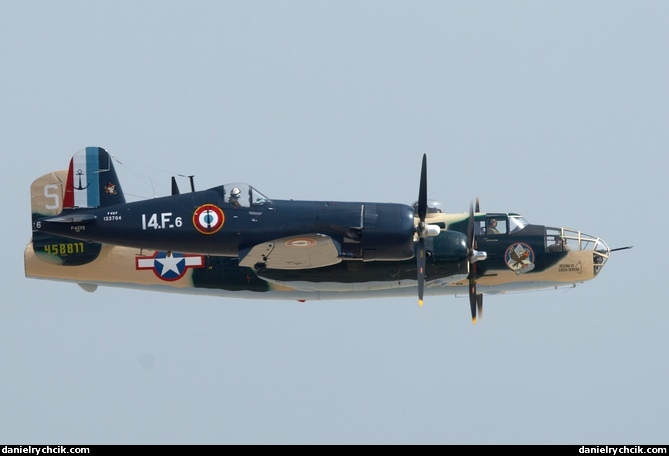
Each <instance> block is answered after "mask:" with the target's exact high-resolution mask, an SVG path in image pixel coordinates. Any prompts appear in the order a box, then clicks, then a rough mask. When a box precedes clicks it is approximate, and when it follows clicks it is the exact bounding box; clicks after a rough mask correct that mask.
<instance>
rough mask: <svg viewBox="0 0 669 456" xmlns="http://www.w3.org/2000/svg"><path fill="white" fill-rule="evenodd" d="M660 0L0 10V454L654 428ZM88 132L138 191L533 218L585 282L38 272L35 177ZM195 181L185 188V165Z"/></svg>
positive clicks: (661, 405) (661, 417) (667, 404)
mask: <svg viewBox="0 0 669 456" xmlns="http://www.w3.org/2000/svg"><path fill="white" fill-rule="evenodd" d="M668 24H669V3H667V2H662V1H640V2H620V1H589V2H582V1H560V2H545V1H506V2H500V1H479V2H465V1H459V2H453V1H434V2H433V1H418V2H408V1H407V2H398V1H337V2H335V1H283V2H269V1H267V2H253V1H249V2H228V1H189V2H175V1H162V0H161V1H114V2H106V1H93V2H91V1H67V0H65V1H60V2H47V1H37V2H22V1H5V2H3V4H2V14H0V61H1V62H2V65H1V68H2V69H1V70H0V123H1V125H2V127H0V148H1V150H2V154H3V155H2V156H3V157H4V158H3V163H4V166H2V180H1V182H0V189H1V190H0V197H1V198H2V207H3V209H4V213H5V217H4V219H5V220H4V223H3V225H4V228H3V232H4V233H5V234H4V238H5V239H6V240H7V244H6V245H5V247H6V249H7V251H6V253H7V255H5V261H3V262H2V264H1V266H0V267H1V268H2V275H1V277H2V279H1V280H2V282H1V285H2V288H1V289H2V295H3V298H2V304H0V423H1V425H0V443H3V444H6V443H15V444H48V443H54V444H55V443H71V444H107V443H112V444H114V443H128V444H134V443H141V444H148V443H160V444H182V443H183V444H186V443H210V444H217V443H402V444H404V443H445V444H667V437H668V432H667V410H668V409H669V393H668V392H667V378H668V377H669V364H668V363H667V349H668V348H669V332H668V331H667V326H668V323H669V307H668V306H667V298H666V287H665V285H666V282H667V277H666V266H665V265H666V258H667V247H666V242H665V241H664V234H663V232H664V229H665V227H666V226H667V225H669V220H668V215H667V211H666V210H664V208H665V207H666V197H667V194H668V193H669V179H667V169H669V166H668V165H669V159H668V158H667V155H668V154H667V152H668V151H669V123H668V120H669V84H668V83H669V79H668V77H669V58H667V57H668V54H667V53H668V52H669V28H668V27H667V25H668ZM93 145H96V146H101V147H104V148H106V149H107V150H108V151H110V152H111V153H112V154H113V155H114V156H116V158H117V159H118V160H120V161H121V162H122V163H123V164H124V166H117V171H118V173H119V176H120V178H121V180H122V184H123V188H124V190H125V192H126V194H127V195H128V196H129V197H130V198H135V199H137V198H140V197H141V198H144V197H148V198H150V197H152V196H154V194H155V195H158V196H162V195H165V194H168V193H169V178H170V176H171V175H172V174H176V173H181V174H185V175H188V174H194V175H195V184H196V187H197V188H198V189H204V188H207V187H211V186H214V185H217V184H221V183H225V182H232V181H242V182H248V183H250V184H252V185H254V186H255V187H257V188H258V189H259V190H260V191H261V192H263V193H265V194H266V195H267V196H269V197H273V198H296V199H331V200H356V201H359V200H370V201H393V202H405V203H411V202H413V201H414V200H415V199H416V198H417V193H418V181H419V174H420V161H421V157H422V154H423V153H427V155H428V184H429V197H430V198H433V199H438V200H440V201H442V202H443V204H444V206H445V208H446V209H447V210H448V211H452V212H465V211H467V210H468V208H469V204H470V202H471V201H472V200H473V199H475V198H476V197H477V196H478V197H480V199H481V205H482V209H483V210H487V211H510V212H519V213H521V214H523V215H524V216H525V217H526V218H527V219H528V220H529V221H531V222H533V223H540V224H548V225H553V226H567V227H571V228H574V229H580V230H583V231H584V232H586V233H588V234H592V235H596V236H601V237H602V238H603V239H604V240H605V241H606V242H607V243H608V244H609V245H610V246H611V247H612V248H615V247H622V246H626V245H634V249H632V250H627V251H623V252H618V253H614V254H613V257H612V258H611V260H610V261H609V262H608V264H607V265H606V267H605V268H604V270H603V272H602V273H601V274H600V276H599V277H598V278H597V279H596V280H594V281H592V282H589V283H586V284H584V285H582V286H579V287H576V288H575V289H572V290H569V291H567V292H564V291H549V292H539V293H525V294H514V295H501V296H489V297H486V299H485V312H484V317H483V320H482V321H481V322H480V323H479V324H477V325H472V324H471V322H470V317H469V307H468V302H467V300H466V299H458V298H454V297H439V298H433V297H432V298H431V297H428V299H427V300H426V304H425V306H424V307H423V308H422V309H421V308H419V307H418V306H417V304H416V300H414V299H408V300H407V299H404V298H396V299H385V300H384V299H380V300H360V301H323V302H308V303H304V304H301V303H297V302H293V301H262V300H257V301H256V300H253V301H248V300H236V299H216V298H211V297H197V296H177V295H171V294H159V293H151V292H139V291H130V290H122V289H111V288H100V289H99V290H98V291H97V292H96V293H93V294H89V293H86V292H84V291H83V290H81V289H80V288H79V287H77V286H76V285H70V284H64V283H57V282H49V281H39V280H33V279H26V278H25V277H24V270H23V250H24V248H25V246H26V245H27V243H28V241H29V239H30V197H29V188H30V184H31V182H32V180H33V179H35V178H36V177H38V176H41V175H42V174H44V173H46V172H48V171H51V170H57V169H65V168H66V167H67V165H68V163H69V159H70V157H71V156H72V154H74V153H75V152H76V151H77V150H79V149H82V148H84V147H86V146H93ZM181 185H182V188H186V187H185V186H186V185H187V183H186V182H185V181H184V182H182V184H181Z"/></svg>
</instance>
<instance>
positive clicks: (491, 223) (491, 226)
mask: <svg viewBox="0 0 669 456" xmlns="http://www.w3.org/2000/svg"><path fill="white" fill-rule="evenodd" d="M487 233H488V234H500V233H499V230H498V229H497V220H496V219H494V218H493V219H489V220H488V231H487Z"/></svg>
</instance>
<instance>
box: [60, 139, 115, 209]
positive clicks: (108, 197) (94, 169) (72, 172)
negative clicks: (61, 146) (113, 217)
mask: <svg viewBox="0 0 669 456" xmlns="http://www.w3.org/2000/svg"><path fill="white" fill-rule="evenodd" d="M120 203H125V196H124V195H123V190H122V189H121V184H120V183H119V180H118V176H117V175H116V170H115V169H114V164H113V163H112V158H111V155H109V153H108V152H107V151H106V150H105V149H103V148H102V147H86V148H85V149H82V150H80V151H78V152H77V153H76V154H74V155H73V156H72V159H71V160H70V167H69V169H68V173H67V179H66V181H65V192H64V196H63V207H64V208H66V209H74V208H82V207H90V208H92V207H101V206H111V205H114V204H120Z"/></svg>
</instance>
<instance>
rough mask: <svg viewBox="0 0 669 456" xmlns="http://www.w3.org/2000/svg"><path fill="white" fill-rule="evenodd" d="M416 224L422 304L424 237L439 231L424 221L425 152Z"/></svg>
mask: <svg viewBox="0 0 669 456" xmlns="http://www.w3.org/2000/svg"><path fill="white" fill-rule="evenodd" d="M417 212H418V220H419V222H418V226H416V235H417V237H418V249H417V252H416V269H417V271H418V305H419V306H421V307H422V305H423V294H424V292H425V266H426V263H427V261H426V258H425V255H426V253H425V238H426V237H428V236H436V235H438V234H439V232H440V231H441V228H440V227H439V226H438V225H428V224H426V223H425V217H426V215H427V154H423V165H422V167H421V171H420V186H419V188H418V206H417Z"/></svg>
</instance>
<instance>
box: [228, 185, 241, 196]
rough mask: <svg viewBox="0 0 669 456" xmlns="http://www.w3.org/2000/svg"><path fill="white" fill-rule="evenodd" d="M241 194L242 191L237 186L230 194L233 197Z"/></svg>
mask: <svg viewBox="0 0 669 456" xmlns="http://www.w3.org/2000/svg"><path fill="white" fill-rule="evenodd" d="M241 194H242V192H241V191H240V190H239V189H238V188H237V187H235V188H233V189H232V191H231V192H230V196H232V197H233V198H239V195H241Z"/></svg>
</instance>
